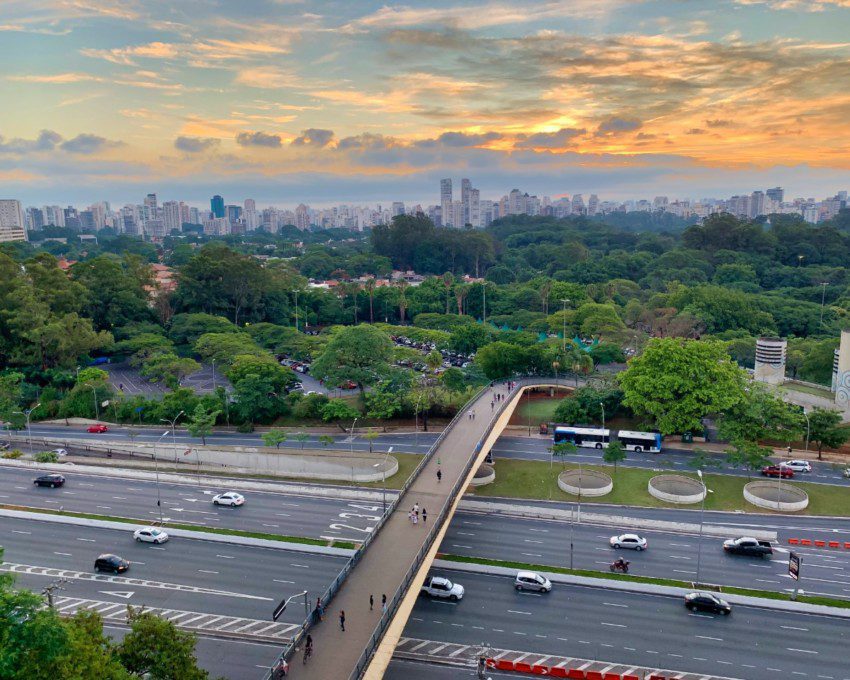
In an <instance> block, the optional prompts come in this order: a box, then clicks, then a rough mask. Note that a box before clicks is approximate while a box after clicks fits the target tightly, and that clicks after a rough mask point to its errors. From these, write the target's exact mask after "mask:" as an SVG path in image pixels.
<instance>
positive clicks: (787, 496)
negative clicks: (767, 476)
mask: <svg viewBox="0 0 850 680" xmlns="http://www.w3.org/2000/svg"><path fill="white" fill-rule="evenodd" d="M744 500H746V501H747V503H751V504H752V505H755V506H756V507H758V508H765V509H767V510H777V511H779V512H799V511H800V510H805V509H806V508H807V507H808V505H809V494H807V493H806V492H805V491H803V490H802V489H801V488H799V487H796V486H791V485H790V484H787V483H786V484H779V483H778V482H768V481H765V480H757V481H755V482H750V483H749V484H747V485H746V486H744Z"/></svg>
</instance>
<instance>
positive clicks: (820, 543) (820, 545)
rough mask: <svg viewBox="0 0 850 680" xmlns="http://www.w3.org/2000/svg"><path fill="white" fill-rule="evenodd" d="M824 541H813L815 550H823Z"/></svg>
mask: <svg viewBox="0 0 850 680" xmlns="http://www.w3.org/2000/svg"><path fill="white" fill-rule="evenodd" d="M825 547H826V541H815V548H825Z"/></svg>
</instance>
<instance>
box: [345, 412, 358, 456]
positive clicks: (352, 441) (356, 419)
mask: <svg viewBox="0 0 850 680" xmlns="http://www.w3.org/2000/svg"><path fill="white" fill-rule="evenodd" d="M358 420H360V418H355V419H354V422H352V423H351V437H350V438H349V439H348V448H349V451H351V453H354V426H355V425H357V421H358Z"/></svg>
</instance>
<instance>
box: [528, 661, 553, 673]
mask: <svg viewBox="0 0 850 680" xmlns="http://www.w3.org/2000/svg"><path fill="white" fill-rule="evenodd" d="M550 670H551V669H550V668H549V666H542V665H541V664H539V663H536V664H534V665H533V666H532V667H531V672H532V673H534V675H551V673H550V672H549V671H550Z"/></svg>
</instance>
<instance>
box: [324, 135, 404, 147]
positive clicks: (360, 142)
mask: <svg viewBox="0 0 850 680" xmlns="http://www.w3.org/2000/svg"><path fill="white" fill-rule="evenodd" d="M396 144H397V142H396V141H395V140H393V139H392V138H391V137H385V136H384V135H376V134H372V133H370V132H364V133H363V134H361V135H354V136H352V137H343V138H342V139H340V140H339V143H338V144H337V146H336V148H337V149H338V150H339V151H383V150H385V149H389V148H392V147H393V146H396Z"/></svg>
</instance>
